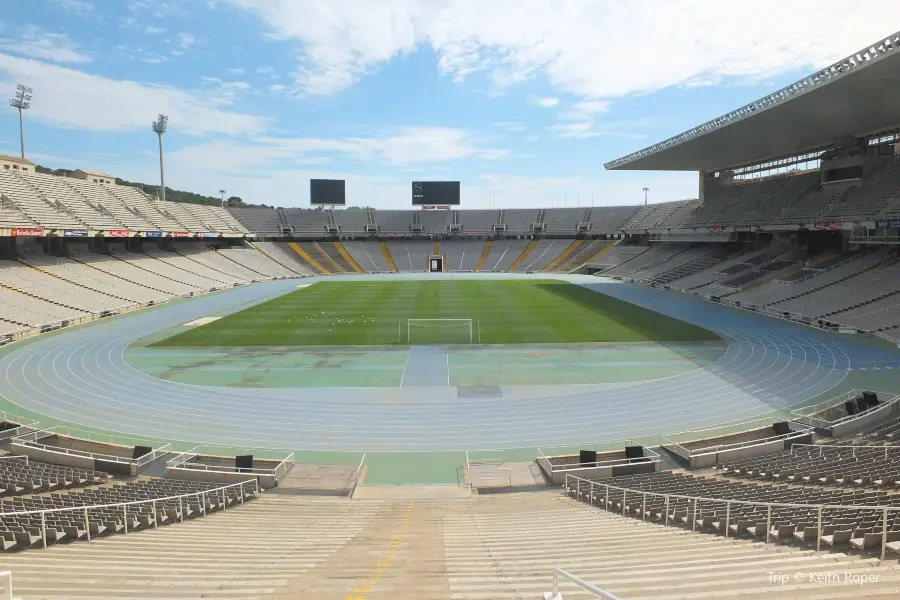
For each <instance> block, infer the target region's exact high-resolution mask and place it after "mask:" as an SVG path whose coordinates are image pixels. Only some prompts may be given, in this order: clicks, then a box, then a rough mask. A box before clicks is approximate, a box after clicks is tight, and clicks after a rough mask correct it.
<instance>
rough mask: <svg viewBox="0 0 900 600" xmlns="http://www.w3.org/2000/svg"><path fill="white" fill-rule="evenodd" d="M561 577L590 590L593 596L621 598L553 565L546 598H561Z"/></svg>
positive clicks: (608, 598) (609, 599) (605, 599)
mask: <svg viewBox="0 0 900 600" xmlns="http://www.w3.org/2000/svg"><path fill="white" fill-rule="evenodd" d="M560 577H562V578H564V579H568V580H569V581H571V582H572V583H574V584H575V585H577V586H579V587H582V588H584V589H586V590H587V591H589V592H591V593H592V594H594V595H595V596H599V597H600V598H603V599H604V600H622V599H621V598H619V597H618V596H616V595H615V594H613V593H612V592H607V591H606V590H604V589H602V588H599V587H597V586H596V585H594V584H593V583H588V582H587V581H585V580H584V579H582V578H580V577H577V576H576V575H572V574H571V573H569V572H568V571H566V570H565V569H560V568H559V567H553V591H552V593H551V594H550V597H549V598H548V599H547V600H562V596H560V594H559V578H560Z"/></svg>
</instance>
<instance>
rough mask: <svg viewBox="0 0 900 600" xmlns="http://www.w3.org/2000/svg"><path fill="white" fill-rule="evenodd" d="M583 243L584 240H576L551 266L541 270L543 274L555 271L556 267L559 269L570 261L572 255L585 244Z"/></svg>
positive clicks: (551, 262)
mask: <svg viewBox="0 0 900 600" xmlns="http://www.w3.org/2000/svg"><path fill="white" fill-rule="evenodd" d="M583 243H584V240H574V241H573V242H572V243H571V244H569V247H568V248H566V249H565V250H563V251H562V253H561V254H560V255H559V256H557V257H556V258H554V259H553V260H552V261H550V264H548V265H547V266H546V267H544V268H543V269H541V273H547V272H550V271H553V270H555V269H556V267H558V266H559V265H560V263H563V262H565V261H566V260H568V258H569V257H570V256H571V255H572V253H573V252H575V251H576V250H578V248H579V246H581V244H583Z"/></svg>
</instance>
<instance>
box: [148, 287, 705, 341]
mask: <svg viewBox="0 0 900 600" xmlns="http://www.w3.org/2000/svg"><path fill="white" fill-rule="evenodd" d="M411 319H412V320H413V321H412V322H410V320H411ZM718 339H719V338H718V336H716V335H715V334H714V333H712V332H710V331H708V330H706V329H703V328H700V327H697V326H695V325H691V324H689V323H685V322H683V321H679V320H677V319H673V318H671V317H668V316H666V315H662V314H659V313H656V312H653V311H650V310H647V309H645V308H642V307H640V306H636V305H633V304H629V303H627V302H623V301H621V300H618V299H615V298H612V297H610V296H606V295H604V294H600V293H598V292H594V291H592V290H589V289H587V288H584V287H581V286H578V285H573V284H570V283H565V282H562V281H553V280H546V279H542V280H521V279H515V280H506V281H504V280H497V279H493V280H481V281H473V280H441V281H377V280H368V281H325V282H319V283H316V284H313V285H311V286H309V287H305V288H302V289H298V290H297V291H295V292H291V293H289V294H286V295H284V296H281V297H279V298H276V299H274V300H270V301H268V302H265V303H263V304H259V305H257V306H254V307H252V308H248V309H246V310H243V311H240V312H237V313H234V314H231V315H228V316H225V317H223V318H221V319H218V320H216V321H213V322H212V323H209V324H206V325H201V326H198V327H193V328H191V329H189V330H187V331H184V332H183V333H179V334H177V335H174V336H171V337H168V338H166V339H163V340H160V341H158V342H156V343H155V344H153V345H154V346H187V347H210V346H219V347H222V346H270V347H278V346H381V345H408V344H415V345H419V344H421V345H429V344H468V343H482V344H526V343H527V344H534V343H558V344H565V343H588V342H646V341H653V342H700V341H709V340H718Z"/></svg>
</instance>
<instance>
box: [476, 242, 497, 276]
mask: <svg viewBox="0 0 900 600" xmlns="http://www.w3.org/2000/svg"><path fill="white" fill-rule="evenodd" d="M493 247H494V242H493V241H491V240H488V241H486V242H485V243H484V248H482V249H481V256H479V257H478V262H477V263H475V271H476V272H478V271H481V270H482V269H483V268H484V263H486V262H487V259H488V255H490V253H491V248H493Z"/></svg>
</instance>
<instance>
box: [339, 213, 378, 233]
mask: <svg viewBox="0 0 900 600" xmlns="http://www.w3.org/2000/svg"><path fill="white" fill-rule="evenodd" d="M331 214H332V218H333V219H334V224H335V225H337V226H338V227H340V229H341V233H363V232H364V231H365V230H366V225H367V224H368V223H369V210H368V209H365V210H362V209H354V208H345V209H344V210H335V211H333V212H332V213H331Z"/></svg>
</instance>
